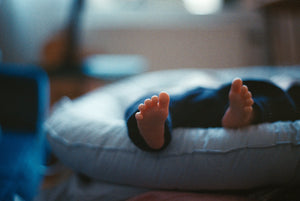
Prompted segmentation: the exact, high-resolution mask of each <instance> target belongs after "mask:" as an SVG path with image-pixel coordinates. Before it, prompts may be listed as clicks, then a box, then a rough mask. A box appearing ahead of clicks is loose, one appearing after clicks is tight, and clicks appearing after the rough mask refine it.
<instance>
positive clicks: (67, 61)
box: [0, 0, 300, 188]
mask: <svg viewBox="0 0 300 201" xmlns="http://www.w3.org/2000/svg"><path fill="white" fill-rule="evenodd" d="M0 62H3V63H17V64H25V65H28V66H30V65H33V64H34V65H38V66H40V68H42V69H43V70H45V71H46V73H47V75H48V76H49V78H50V79H49V81H50V99H51V100H50V105H51V106H52V105H53V104H54V103H56V102H57V101H59V100H60V99H61V98H62V97H63V96H67V97H69V98H71V99H73V98H76V97H79V96H81V95H83V94H85V93H87V92H88V91H91V90H93V89H95V88H98V87H101V86H104V85H106V84H109V83H111V82H113V81H115V80H118V79H120V78H122V77H126V76H130V75H135V74H138V73H143V72H147V71H158V70H165V69H179V68H238V67H244V66H273V65H276V66H287V65H297V64H298V65H299V64H300V1H299V0H0ZM17 95H19V94H17ZM46 109H47V108H46ZM49 158H50V159H49V161H48V162H49V163H48V164H47V165H50V166H51V165H52V164H53V163H55V162H56V159H55V157H53V156H52V157H49ZM46 176H48V177H46V179H45V181H44V183H43V187H44V188H47V187H49V186H51V185H53V184H54V183H55V181H56V179H57V177H52V176H53V175H51V174H49V175H46ZM58 178H61V177H60V176H59V177H58Z"/></svg>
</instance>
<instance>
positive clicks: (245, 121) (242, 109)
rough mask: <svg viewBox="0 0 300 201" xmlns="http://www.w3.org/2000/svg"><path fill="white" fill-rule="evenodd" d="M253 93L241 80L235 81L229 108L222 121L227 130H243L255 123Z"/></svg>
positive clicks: (230, 94)
mask: <svg viewBox="0 0 300 201" xmlns="http://www.w3.org/2000/svg"><path fill="white" fill-rule="evenodd" d="M253 103H254V101H253V99H252V95H251V92H250V91H248V87H247V86H245V85H243V81H242V80H241V79H239V78H237V79H235V80H233V82H232V84H231V89H230V92H229V107H228V109H227V111H226V112H225V114H224V116H223V119H222V126H223V127H225V128H241V127H244V126H248V125H250V124H251V123H252V122H253V119H254V112H253V107H252V105H253Z"/></svg>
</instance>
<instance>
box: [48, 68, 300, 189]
mask: <svg viewBox="0 0 300 201" xmlns="http://www.w3.org/2000/svg"><path fill="white" fill-rule="evenodd" d="M237 76H239V77H241V78H243V79H246V78H258V79H270V80H274V81H275V82H276V83H277V84H279V85H280V87H281V88H283V89H286V88H285V87H287V84H286V83H287V82H286V81H287V80H288V81H290V80H296V81H297V80H300V68H299V67H285V68H276V67H272V68H271V67H251V68H240V69H226V70H199V69H186V70H169V71H160V72H152V73H147V74H143V75H139V76H136V77H131V78H128V79H125V80H122V81H119V82H116V83H113V84H111V85H108V86H106V87H103V88H100V89H98V90H95V91H93V92H91V93H89V94H87V95H85V96H83V97H81V98H79V99H77V100H75V101H68V100H62V101H61V102H60V103H59V104H58V105H57V106H56V108H54V111H53V113H52V115H51V116H50V118H49V119H48V121H47V124H46V126H47V130H48V139H49V142H50V144H51V147H52V150H53V152H54V153H55V154H56V155H57V157H58V158H59V159H60V160H61V161H62V162H63V163H64V164H66V165H67V166H69V167H71V168H72V169H73V170H75V171H78V172H81V173H83V174H85V175H87V176H89V177H91V178H94V179H96V180H101V181H105V182H111V183H115V184H124V185H132V186H139V187H146V188H155V189H182V190H199V189H212V190H217V189H248V188H255V187H259V186H265V185H271V184H272V185H276V184H286V183H289V182H292V181H295V182H298V181H300V177H299V175H300V174H299V173H300V169H299V167H300V166H299V156H300V120H296V121H278V122H274V123H264V124H259V125H254V126H250V127H247V128H244V129H236V130H231V129H223V128H176V129H174V130H173V131H172V140H171V143H170V144H169V146H168V147H167V148H166V149H164V150H163V151H161V152H159V153H148V152H145V151H142V150H140V149H138V148H137V147H136V146H135V145H134V144H133V143H132V142H131V141H130V139H129V137H128V135H127V126H126V121H125V120H124V114H125V111H126V109H127V108H128V106H129V105H131V104H132V103H133V102H134V101H136V100H137V99H139V98H141V97H144V96H145V95H146V94H153V92H157V91H167V92H168V93H169V94H171V95H176V94H179V93H181V92H182V91H186V90H187V89H191V88H194V87H197V86H202V87H210V88H217V87H219V86H220V85H221V84H224V83H225V82H230V81H231V80H232V79H233V78H234V77H237ZM297 175H298V176H297Z"/></svg>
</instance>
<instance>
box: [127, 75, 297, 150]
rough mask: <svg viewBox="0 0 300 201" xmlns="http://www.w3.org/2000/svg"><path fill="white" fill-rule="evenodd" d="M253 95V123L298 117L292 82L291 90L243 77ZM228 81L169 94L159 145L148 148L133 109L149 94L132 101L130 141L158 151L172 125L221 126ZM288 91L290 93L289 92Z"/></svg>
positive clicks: (175, 126)
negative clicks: (162, 138) (254, 117)
mask: <svg viewBox="0 0 300 201" xmlns="http://www.w3.org/2000/svg"><path fill="white" fill-rule="evenodd" d="M243 83H244V84H245V85H246V86H248V88H249V90H250V91H251V93H252V96H253V99H254V106H253V107H254V108H255V110H256V113H257V119H256V122H255V123H256V124H257V123H264V122H275V121H287V120H289V121H295V120H296V119H300V115H299V114H298V112H297V111H299V109H300V108H298V107H296V106H297V105H296V104H295V103H300V98H299V97H297V96H296V95H294V94H300V88H299V87H296V86H292V87H291V90H287V92H286V91H284V90H282V89H280V88H279V87H278V86H276V85H275V84H274V83H271V82H268V81H264V80H245V81H244V82H243ZM230 87H231V83H229V84H225V85H223V86H221V87H220V88H218V89H210V88H203V87H197V88H195V89H191V90H188V91H186V92H184V93H182V94H178V95H176V96H171V97H170V107H169V115H168V118H167V120H166V123H165V124H166V125H165V140H164V141H165V143H164V145H163V147H162V148H161V149H158V150H157V149H151V148H150V147H149V146H148V145H147V144H146V142H145V141H144V140H143V138H142V137H141V135H140V133H139V130H138V127H137V122H136V119H135V113H136V112H137V111H138V110H137V108H138V105H139V104H140V103H143V101H144V100H145V99H146V98H149V97H151V94H149V95H147V96H145V97H143V98H142V99H140V100H138V101H137V102H135V103H134V104H132V105H131V106H130V107H129V108H128V109H127V111H126V113H125V119H126V122H127V129H128V135H129V137H130V139H131V140H132V142H133V143H134V144H135V145H136V146H138V147H139V148H141V149H142V150H145V151H160V150H162V149H165V148H166V147H167V145H168V144H169V143H170V140H171V132H172V129H175V128H180V127H181V128H197V127H198V128H209V127H221V121H222V117H223V116H224V114H225V112H226V110H227V108H228V105H229V99H228V94H229V90H230ZM289 92H290V94H289Z"/></svg>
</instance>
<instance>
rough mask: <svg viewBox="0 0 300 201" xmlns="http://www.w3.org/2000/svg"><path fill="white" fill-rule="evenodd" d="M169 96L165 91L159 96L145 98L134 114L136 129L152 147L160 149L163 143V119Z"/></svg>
mask: <svg viewBox="0 0 300 201" xmlns="http://www.w3.org/2000/svg"><path fill="white" fill-rule="evenodd" d="M169 102H170V97H169V95H168V94H167V93H166V92H161V93H160V94H159V96H158V97H157V96H152V98H151V99H146V100H145V101H144V104H140V105H139V108H138V109H139V112H137V113H136V114H135V118H136V120H137V125H138V129H139V131H140V134H141V135H142V137H143V138H144V140H145V141H146V143H147V144H148V145H149V146H150V147H151V148H153V149H160V148H161V147H162V146H163V145H164V131H165V121H166V119H167V117H168V114H169Z"/></svg>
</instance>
